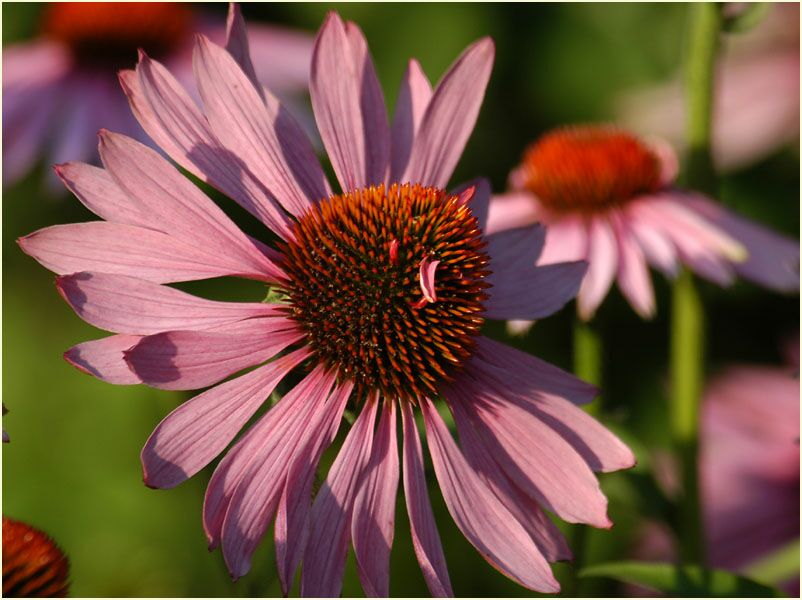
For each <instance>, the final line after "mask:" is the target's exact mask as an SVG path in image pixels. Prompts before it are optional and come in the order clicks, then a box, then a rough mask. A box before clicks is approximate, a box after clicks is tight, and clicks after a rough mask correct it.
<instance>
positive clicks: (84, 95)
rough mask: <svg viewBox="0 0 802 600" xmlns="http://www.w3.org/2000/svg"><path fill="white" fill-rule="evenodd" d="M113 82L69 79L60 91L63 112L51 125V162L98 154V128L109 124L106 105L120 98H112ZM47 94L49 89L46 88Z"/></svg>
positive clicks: (86, 78) (49, 155)
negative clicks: (110, 88) (104, 114)
mask: <svg viewBox="0 0 802 600" xmlns="http://www.w3.org/2000/svg"><path fill="white" fill-rule="evenodd" d="M108 87H109V83H108V82H107V81H106V80H104V79H98V78H95V77H92V76H89V75H87V76H83V77H81V76H77V75H73V76H72V77H70V78H69V80H68V81H65V83H64V87H63V88H62V89H61V90H60V93H59V104H60V111H59V112H58V113H57V115H55V116H56V118H55V119H54V122H53V124H52V125H51V126H50V132H49V136H51V139H50V141H49V144H48V145H49V147H48V148H47V162H49V163H50V164H58V163H61V162H64V161H65V160H75V159H86V158H92V159H94V160H96V157H95V156H94V152H95V144H96V138H95V135H96V134H97V130H98V129H99V128H100V127H101V126H102V125H106V123H102V122H101V121H99V120H98V117H101V118H102V116H103V112H105V111H104V110H103V109H104V108H105V107H104V105H105V104H106V103H107V102H108V101H109V100H111V101H112V102H117V101H118V99H117V98H109V96H108ZM42 91H43V92H44V93H45V94H47V91H46V90H42Z"/></svg>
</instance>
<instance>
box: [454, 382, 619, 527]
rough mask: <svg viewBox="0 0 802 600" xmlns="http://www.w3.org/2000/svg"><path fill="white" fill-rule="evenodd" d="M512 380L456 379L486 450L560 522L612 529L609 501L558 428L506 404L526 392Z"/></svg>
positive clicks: (512, 478)
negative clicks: (555, 515)
mask: <svg viewBox="0 0 802 600" xmlns="http://www.w3.org/2000/svg"><path fill="white" fill-rule="evenodd" d="M508 371H509V370H508ZM516 384H517V381H515V380H513V381H512V382H509V383H508V382H503V381H501V380H500V379H497V378H496V377H493V376H492V375H490V374H487V373H483V374H482V376H481V378H479V379H477V380H476V381H473V380H470V379H469V378H468V377H463V378H461V379H460V380H459V385H460V390H461V392H462V393H464V394H465V398H466V402H465V403H464V404H463V406H464V408H465V410H466V414H467V415H468V416H469V418H470V419H471V423H472V424H473V426H474V427H475V428H476V431H477V432H478V434H479V436H480V437H481V439H482V442H483V447H484V449H485V452H488V453H490V455H491V456H493V457H494V458H495V459H496V461H497V462H498V463H499V465H500V466H501V468H502V471H503V472H504V473H505V474H506V475H507V476H508V477H509V478H510V479H511V480H512V481H513V482H514V483H515V484H516V485H517V486H518V487H520V488H521V489H522V490H523V491H524V492H525V493H526V494H527V495H528V496H530V497H531V498H534V499H535V500H537V502H538V503H539V504H541V505H542V506H544V507H545V508H547V509H548V510H550V511H552V512H555V513H556V514H557V515H559V516H560V518H562V519H563V520H565V521H568V522H569V523H588V524H590V525H593V526H595V527H602V528H609V527H611V526H612V523H611V522H610V519H609V518H608V517H607V499H606V498H605V497H604V495H603V494H602V492H601V490H600V489H599V482H598V481H597V480H596V477H595V476H594V474H593V472H592V471H591V470H590V468H589V467H588V465H587V463H586V462H585V461H584V460H583V459H582V457H581V456H580V455H579V454H578V453H577V452H576V451H575V450H574V449H573V448H572V447H571V445H570V444H569V443H568V442H566V441H565V440H564V439H563V438H562V437H561V436H560V435H559V434H558V433H557V432H556V431H554V430H553V429H552V428H551V427H550V426H548V425H547V424H546V423H544V422H543V421H541V420H540V419H539V418H537V417H535V416H534V415H532V413H531V412H529V411H527V410H524V409H523V408H521V407H520V406H517V405H516V404H514V403H512V402H510V400H509V398H511V397H515V396H516V394H518V393H520V392H519V390H525V388H523V387H522V386H519V385H516ZM467 399H469V401H467Z"/></svg>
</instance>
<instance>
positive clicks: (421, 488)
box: [401, 402, 454, 598]
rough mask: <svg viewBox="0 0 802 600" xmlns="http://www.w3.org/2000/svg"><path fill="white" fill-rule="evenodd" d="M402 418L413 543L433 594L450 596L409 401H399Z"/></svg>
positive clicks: (408, 506)
mask: <svg viewBox="0 0 802 600" xmlns="http://www.w3.org/2000/svg"><path fill="white" fill-rule="evenodd" d="M401 421H402V424H403V430H404V497H405V499H406V502H407V514H408V515H409V528H410V533H411V534H412V545H413V547H414V548H415V555H416V556H417V557H418V564H419V565H420V568H421V571H423V578H424V579H425V580H426V585H427V586H428V587H429V591H430V592H431V594H432V596H434V597H436V598H442V597H445V596H447V597H452V596H454V592H453V590H452V589H451V581H450V580H449V578H448V568H447V567H446V557H445V555H444V554H443V545H442V544H441V543H440V535H439V534H438V533H437V523H435V520H434V514H433V513H432V505H431V503H430V502H429V491H428V490H427V489H426V475H425V472H424V469H423V450H422V448H421V443H420V437H419V435H418V428H417V426H416V425H415V416H414V415H413V413H412V406H410V404H409V403H408V402H402V403H401Z"/></svg>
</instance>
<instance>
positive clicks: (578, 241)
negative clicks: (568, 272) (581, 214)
mask: <svg viewBox="0 0 802 600" xmlns="http://www.w3.org/2000/svg"><path fill="white" fill-rule="evenodd" d="M589 242H590V232H589V230H588V226H587V224H586V223H585V222H584V221H583V220H582V219H581V218H578V217H563V218H561V219H559V220H558V221H555V222H554V223H548V225H547V227H546V243H545V245H544V246H543V252H541V253H540V259H539V260H538V262H539V264H541V265H553V264H555V263H561V262H566V261H574V260H585V259H587V258H588V257H589V254H588V244H589ZM589 262H592V261H589Z"/></svg>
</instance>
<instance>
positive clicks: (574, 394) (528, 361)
mask: <svg viewBox="0 0 802 600" xmlns="http://www.w3.org/2000/svg"><path fill="white" fill-rule="evenodd" d="M476 353H477V356H479V357H481V358H482V360H483V361H485V362H487V363H489V364H492V365H496V366H498V367H504V368H510V369H513V370H515V372H516V373H518V375H519V378H520V379H521V380H522V382H523V383H524V385H525V387H524V388H523V390H522V391H523V392H525V393H536V392H538V391H539V392H545V393H548V394H554V395H555V396H559V397H560V398H566V399H567V400H569V401H571V402H572V403H574V404H585V403H587V402H590V401H591V400H593V399H594V398H595V397H596V396H598V395H599V390H598V388H597V387H596V386H593V385H590V384H589V383H585V382H584V381H582V380H581V379H577V378H576V377H574V376H573V375H571V374H570V373H567V372H565V371H563V370H562V369H560V368H558V367H555V366H554V365H552V364H549V363H547V362H546V361H543V360H540V359H539V358H537V357H535V356H532V355H531V354H527V353H526V352H521V351H520V350H517V349H516V348H513V347H512V346H508V345H507V344H502V343H500V342H496V341H494V340H491V339H490V338H488V337H480V338H479V340H478V341H477V344H476Z"/></svg>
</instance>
